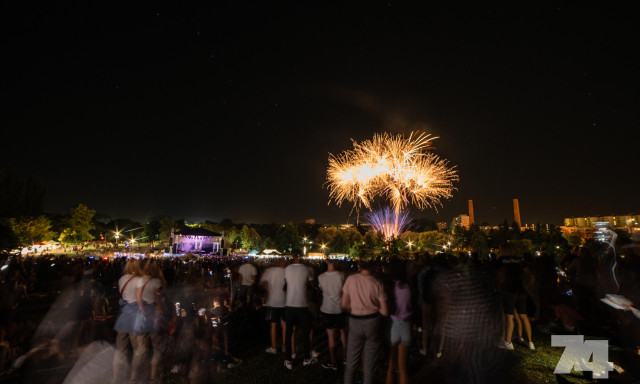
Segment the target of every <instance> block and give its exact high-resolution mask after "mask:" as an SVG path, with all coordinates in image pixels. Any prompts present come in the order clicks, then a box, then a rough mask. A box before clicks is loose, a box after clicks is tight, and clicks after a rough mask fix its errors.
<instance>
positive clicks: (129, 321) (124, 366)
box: [113, 259, 143, 383]
mask: <svg viewBox="0 0 640 384" xmlns="http://www.w3.org/2000/svg"><path fill="white" fill-rule="evenodd" d="M142 284H143V283H142V269H141V268H140V264H139V263H138V260H135V259H129V260H128V261H127V263H126V264H125V267H124V270H123V275H122V277H120V279H119V280H118V288H119V290H120V301H119V304H120V307H119V310H118V318H117V319H116V323H115V325H114V327H113V329H114V330H115V331H116V351H115V353H114V357H113V382H114V383H119V382H122V381H124V380H123V376H124V375H126V371H127V370H128V368H129V367H130V365H129V361H130V360H131V350H132V349H133V344H134V343H135V337H136V335H135V334H134V332H135V330H134V324H135V320H136V316H137V312H138V301H137V296H136V290H137V288H138V287H140V286H142ZM130 375H131V376H130V377H131V380H133V379H134V378H135V377H134V376H133V372H131V373H130Z"/></svg>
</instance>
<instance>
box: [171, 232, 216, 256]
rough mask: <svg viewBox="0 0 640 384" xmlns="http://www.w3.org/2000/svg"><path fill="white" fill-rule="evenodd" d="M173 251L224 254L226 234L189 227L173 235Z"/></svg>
mask: <svg viewBox="0 0 640 384" xmlns="http://www.w3.org/2000/svg"><path fill="white" fill-rule="evenodd" d="M171 240H172V242H171V244H172V247H173V253H187V252H191V253H199V254H210V255H216V254H220V255H221V254H222V249H223V248H224V235H222V234H220V233H217V232H212V231H208V230H206V229H203V228H187V229H184V230H182V231H180V232H178V233H174V234H173V235H172V237H171Z"/></svg>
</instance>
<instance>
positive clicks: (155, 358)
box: [133, 260, 167, 381]
mask: <svg viewBox="0 0 640 384" xmlns="http://www.w3.org/2000/svg"><path fill="white" fill-rule="evenodd" d="M143 274H144V276H143V278H142V279H143V281H144V282H143V284H142V287H140V289H139V291H136V295H137V303H138V306H139V309H140V310H141V311H142V312H143V313H144V315H145V316H144V318H145V323H144V325H143V327H142V328H141V329H139V330H138V331H139V333H138V334H137V335H136V343H135V346H136V347H135V348H134V361H135V362H136V364H133V365H134V366H138V364H140V365H142V364H143V363H142V360H138V359H143V358H146V357H147V356H148V353H149V351H148V350H149V347H151V351H152V352H151V373H150V375H149V378H150V380H151V381H155V380H156V379H158V374H159V371H160V363H161V361H162V357H163V354H164V348H165V337H164V335H160V334H159V333H158V325H159V324H158V323H157V322H156V320H158V319H160V316H161V312H160V310H159V309H158V304H159V303H160V300H159V297H160V293H161V292H162V291H163V290H164V289H165V288H166V285H167V283H166V281H165V279H164V275H163V274H162V269H161V268H160V266H159V265H158V263H157V262H156V261H154V260H148V261H147V262H146V263H145V265H144V272H143Z"/></svg>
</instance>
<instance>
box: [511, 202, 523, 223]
mask: <svg viewBox="0 0 640 384" xmlns="http://www.w3.org/2000/svg"><path fill="white" fill-rule="evenodd" d="M513 220H514V221H515V222H516V224H518V227H522V222H521V221H520V204H519V203H518V199H513Z"/></svg>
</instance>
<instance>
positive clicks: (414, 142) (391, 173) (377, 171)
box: [327, 133, 458, 215]
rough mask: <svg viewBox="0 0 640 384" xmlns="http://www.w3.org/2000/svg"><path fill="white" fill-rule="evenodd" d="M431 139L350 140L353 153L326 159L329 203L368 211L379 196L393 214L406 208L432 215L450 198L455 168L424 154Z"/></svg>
mask: <svg viewBox="0 0 640 384" xmlns="http://www.w3.org/2000/svg"><path fill="white" fill-rule="evenodd" d="M435 139H436V138H435V137H431V136H430V135H427V134H424V133H422V134H418V135H415V136H414V134H413V133H411V135H410V136H409V138H405V137H404V136H403V135H396V136H392V135H390V134H388V133H383V134H375V135H374V136H373V139H372V140H367V141H363V142H362V143H357V142H355V141H353V149H350V150H347V151H345V152H343V153H342V154H340V155H337V156H334V155H330V156H329V167H328V169H327V185H328V189H329V203H331V202H332V201H335V202H336V204H338V205H339V206H340V205H342V203H343V202H345V201H350V202H352V203H353V204H354V207H356V208H357V207H358V206H360V205H361V204H362V205H364V206H365V207H367V208H369V209H370V208H371V202H372V200H373V199H374V198H376V197H378V196H385V197H386V198H387V199H388V200H389V203H390V205H391V207H392V208H393V210H394V211H395V212H396V215H397V214H398V213H399V212H400V211H401V210H402V209H403V208H404V207H407V206H408V205H409V204H413V205H415V206H416V207H418V208H420V209H424V208H434V209H436V210H437V206H441V205H442V203H441V201H442V199H447V198H450V197H451V196H452V191H453V190H454V187H453V182H454V181H457V180H458V176H457V173H456V170H455V167H449V165H448V162H447V161H446V160H443V159H441V158H439V157H438V156H437V155H435V154H433V153H431V152H428V150H429V148H430V145H431V142H432V141H433V140H435Z"/></svg>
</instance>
